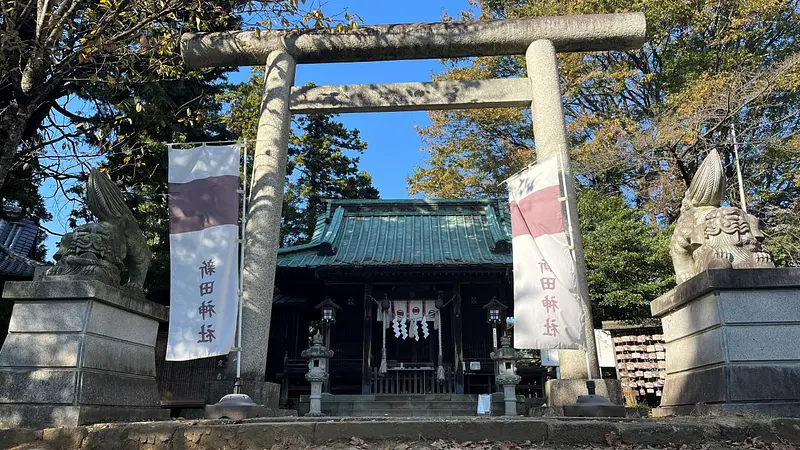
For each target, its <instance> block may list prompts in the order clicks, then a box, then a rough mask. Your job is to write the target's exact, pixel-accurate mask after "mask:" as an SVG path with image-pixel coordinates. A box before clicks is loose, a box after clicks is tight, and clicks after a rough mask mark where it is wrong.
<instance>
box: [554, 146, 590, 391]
mask: <svg viewBox="0 0 800 450" xmlns="http://www.w3.org/2000/svg"><path fill="white" fill-rule="evenodd" d="M558 165H559V169H560V172H561V182H562V186H566V185H567V178H566V174H565V173H564V172H565V170H564V158H563V157H562V155H561V154H559V155H558ZM564 203H565V206H566V208H565V209H566V210H567V226H568V227H569V254H570V256H571V257H572V264H573V265H574V264H577V262H576V258H575V235H574V232H575V230H573V228H572V217H571V216H570V212H569V204H568V203H569V199H568V198H567V197H566V196H564ZM578 295H580V293H578ZM583 303H584V301H583V299H581V305H583ZM584 331H585V327H584ZM587 343H588V337H587ZM589 350H590V349H589V346H588V345H587V346H586V352H585V353H584V356H585V357H586V374H587V376H588V378H587V381H586V386H587V388H588V390H589V395H594V382H593V379H592V363H591V362H590V361H589Z"/></svg>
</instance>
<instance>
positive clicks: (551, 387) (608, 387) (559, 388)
mask: <svg viewBox="0 0 800 450" xmlns="http://www.w3.org/2000/svg"><path fill="white" fill-rule="evenodd" d="M594 383H595V390H596V393H597V395H602V396H603V397H605V398H607V399H608V400H609V401H610V402H611V403H613V404H615V405H622V404H623V402H624V399H623V397H622V385H621V384H620V382H619V380H612V379H602V380H594ZM544 393H545V397H546V398H547V406H549V407H561V406H567V405H573V404H575V401H577V400H578V397H580V396H581V395H586V394H588V391H587V390H586V380H547V382H546V383H545V384H544Z"/></svg>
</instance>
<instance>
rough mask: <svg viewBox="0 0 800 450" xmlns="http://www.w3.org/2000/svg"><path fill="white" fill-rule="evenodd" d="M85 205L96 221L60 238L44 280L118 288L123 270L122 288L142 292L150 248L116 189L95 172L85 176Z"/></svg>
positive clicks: (98, 172) (99, 173)
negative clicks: (91, 282)
mask: <svg viewBox="0 0 800 450" xmlns="http://www.w3.org/2000/svg"><path fill="white" fill-rule="evenodd" d="M86 203H87V205H88V207H89V210H90V211H91V212H92V214H94V216H95V217H96V218H97V219H98V222H93V223H87V224H85V225H81V226H79V227H77V228H76V229H75V231H73V232H71V233H67V234H65V235H64V237H63V238H62V239H61V242H60V243H59V244H58V251H57V252H56V254H55V255H54V256H53V258H54V259H55V260H56V265H55V266H53V268H51V269H49V270H48V271H47V272H46V273H45V276H44V278H45V279H63V278H71V279H82V280H99V281H102V282H104V283H106V284H110V285H112V286H119V285H120V282H121V274H122V273H123V272H125V271H126V270H127V273H128V282H127V283H126V284H125V285H124V286H123V287H125V288H126V289H130V290H131V291H133V292H134V293H137V294H139V293H142V286H143V285H144V279H145V277H146V276H147V269H148V268H149V267H150V258H151V256H152V255H151V253H150V249H149V248H148V246H147V242H146V241H145V238H144V235H143V234H142V231H141V230H140V229H139V225H138V224H137V223H136V219H134V218H133V213H132V212H131V210H130V208H128V206H127V205H126V204H125V200H124V199H123V197H122V194H121V193H120V191H119V189H118V188H117V187H116V186H115V185H114V183H112V182H111V180H110V179H109V178H108V176H107V175H106V174H104V173H102V172H100V171H99V170H97V169H95V170H92V171H91V173H90V174H89V184H88V186H87V195H86Z"/></svg>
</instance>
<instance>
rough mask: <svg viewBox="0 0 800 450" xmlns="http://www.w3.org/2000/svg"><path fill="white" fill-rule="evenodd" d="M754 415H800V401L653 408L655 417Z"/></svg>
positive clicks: (701, 404) (699, 404)
mask: <svg viewBox="0 0 800 450" xmlns="http://www.w3.org/2000/svg"><path fill="white" fill-rule="evenodd" d="M727 414H731V415H733V414H735V415H753V416H769V417H800V402H787V403H783V402H779V403H721V404H719V403H718V404H711V405H707V404H703V403H698V404H697V405H685V406H662V407H660V408H655V409H653V417H669V416H705V415H711V416H718V415H727Z"/></svg>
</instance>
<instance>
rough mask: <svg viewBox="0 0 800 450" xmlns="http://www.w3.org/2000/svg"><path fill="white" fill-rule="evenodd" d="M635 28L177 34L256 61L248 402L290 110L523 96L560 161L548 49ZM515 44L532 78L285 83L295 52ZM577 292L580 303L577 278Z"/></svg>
mask: <svg viewBox="0 0 800 450" xmlns="http://www.w3.org/2000/svg"><path fill="white" fill-rule="evenodd" d="M645 38H646V23H645V17H644V14H641V13H631V14H594V15H581V16H559V17H535V18H525V19H508V20H492V21H481V22H470V23H418V24H401V25H381V26H364V27H360V28H359V29H357V30H355V31H352V32H348V33H332V32H326V31H319V30H309V31H301V32H297V31H283V30H279V31H261V32H254V31H237V32H227V33H187V34H184V35H183V36H181V55H182V56H183V59H184V62H185V63H186V65H187V66H188V67H190V68H202V67H232V66H256V65H258V66H261V65H265V66H266V69H265V71H266V80H265V83H264V92H263V94H262V95H263V101H262V105H261V115H260V119H259V125H258V140H257V142H256V147H255V161H254V168H253V169H254V172H253V181H252V185H251V193H250V196H251V197H250V202H249V212H248V222H247V241H246V242H245V263H244V310H243V316H242V374H243V378H244V380H245V392H246V393H249V394H250V395H251V396H252V397H253V399H254V400H256V401H257V402H263V403H265V404H268V402H267V399H265V398H264V396H263V395H261V392H258V389H260V388H258V385H259V383H260V384H263V383H264V381H265V372H266V361H267V344H268V338H269V325H270V318H271V313H272V293H273V289H274V285H275V267H276V262H277V250H278V244H279V228H280V216H281V205H282V200H283V190H284V179H285V173H286V159H287V139H288V131H289V123H290V121H291V113H327V112H335V113H346V112H376V111H414V110H433V109H463V108H487V107H526V108H527V107H529V106H530V107H532V109H533V127H534V131H535V139H536V151H537V153H539V156H542V155H552V154H560V155H562V156H565V157H567V158H565V159H564V161H567V162H568V161H569V160H568V152H567V150H568V149H567V140H566V131H565V128H564V114H563V110H562V108H563V107H562V105H561V91H560V87H559V85H558V67H557V63H556V59H555V55H556V52H580V51H587V52H591V51H604V50H626V49H635V48H639V47H641V45H642V44H643V43H644V41H645ZM521 54H526V56H527V62H528V73H529V78H530V79H531V81H533V82H531V81H528V80H525V79H504V80H481V81H446V82H425V83H396V84H387V85H349V86H319V87H294V88H292V84H293V82H294V68H295V64H303V63H329V62H355V61H382V60H402V59H432V58H461V57H477V56H500V55H521ZM565 166H566V167H567V172H568V173H567V175H568V176H567V180H568V181H567V186H566V187H567V192H566V194H567V197H568V199H569V201H570V207H571V208H573V210H572V214H571V218H572V220H573V221H574V223H573V224H572V225H573V229H574V230H575V231H576V232H577V233H576V234H577V238H576V239H575V244H576V252H577V268H578V270H579V273H582V275H581V276H582V277H584V278H583V279H584V280H585V270H586V265H585V261H584V259H583V249H582V247H581V245H580V243H581V240H580V233H579V231H578V230H579V228H578V226H577V214H576V211H575V210H574V208H575V189H574V181H573V178H572V176H571V173H570V172H569V169H568V167H569V164H568V163H567V164H565ZM582 284H583V285H584V286H585V283H582ZM582 295H583V297H584V299H585V300H586V302H587V303H588V292H585V289H584V292H582ZM587 306H588V305H587ZM586 317H587V323H588V324H587V340H588V343H589V347H590V349H592V350H593V349H594V334H593V330H592V327H591V310H590V309H588V308H587V310H586ZM574 359H576V358H568V357H564V358H563V359H562V374H565V375H568V376H570V377H574V378H586V375H587V371H586V364H585V360H584V356H583V352H580V358H577V361H576V363H574V364H573V363H570V361H572V360H574ZM590 360H591V362H590V366H591V367H592V371H593V372H595V373H594V375H599V367H598V366H597V356H596V352H594V351H590ZM578 361H579V363H578ZM251 383H254V384H251ZM250 386H253V387H250ZM248 391H249V392H248ZM260 395H261V396H260ZM572 401H574V399H572ZM268 406H269V405H268Z"/></svg>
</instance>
